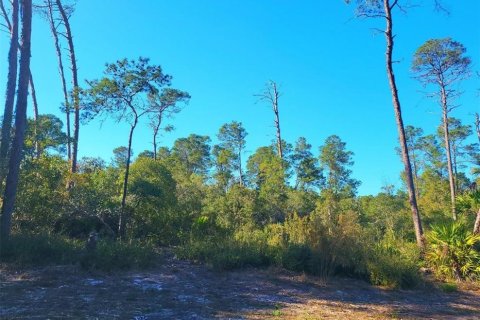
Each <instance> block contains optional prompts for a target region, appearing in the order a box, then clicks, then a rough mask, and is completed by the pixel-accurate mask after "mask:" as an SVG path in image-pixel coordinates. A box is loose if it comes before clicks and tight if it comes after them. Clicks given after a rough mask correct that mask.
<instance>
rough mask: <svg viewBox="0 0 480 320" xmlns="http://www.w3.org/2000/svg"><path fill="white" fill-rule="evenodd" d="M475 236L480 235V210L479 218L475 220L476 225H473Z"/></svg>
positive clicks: (479, 212)
mask: <svg viewBox="0 0 480 320" xmlns="http://www.w3.org/2000/svg"><path fill="white" fill-rule="evenodd" d="M473 234H480V208H479V209H478V211H477V218H476V219H475V224H474V225H473Z"/></svg>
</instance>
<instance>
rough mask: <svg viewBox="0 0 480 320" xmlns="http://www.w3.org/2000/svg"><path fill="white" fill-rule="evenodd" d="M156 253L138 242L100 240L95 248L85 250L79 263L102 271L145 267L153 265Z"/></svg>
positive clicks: (85, 267)
mask: <svg viewBox="0 0 480 320" xmlns="http://www.w3.org/2000/svg"><path fill="white" fill-rule="evenodd" d="M155 258H156V254H155V251H154V249H153V248H152V247H151V246H150V245H144V244H142V243H139V242H128V243H127V242H125V243H124V242H115V241H100V242H99V243H98V245H97V248H96V250H94V251H93V252H85V253H84V254H83V255H82V257H81V259H80V265H81V266H82V267H83V268H84V269H98V270H103V271H115V270H128V269H136V268H140V269H145V268H149V267H151V266H153V265H154V263H155V261H156V259H155Z"/></svg>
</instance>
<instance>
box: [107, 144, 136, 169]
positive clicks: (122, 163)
mask: <svg viewBox="0 0 480 320" xmlns="http://www.w3.org/2000/svg"><path fill="white" fill-rule="evenodd" d="M129 153H130V154H129ZM129 156H133V151H132V150H128V148H127V147H125V146H121V147H116V148H115V149H113V158H112V164H113V166H114V167H116V168H120V169H125V167H126V166H127V162H128V157H129Z"/></svg>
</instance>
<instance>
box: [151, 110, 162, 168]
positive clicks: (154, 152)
mask: <svg viewBox="0 0 480 320" xmlns="http://www.w3.org/2000/svg"><path fill="white" fill-rule="evenodd" d="M161 124H162V116H161V115H160V116H159V117H158V122H157V124H156V125H154V127H153V159H154V160H155V161H157V150H158V149H157V135H158V131H160V125H161Z"/></svg>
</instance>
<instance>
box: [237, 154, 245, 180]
mask: <svg viewBox="0 0 480 320" xmlns="http://www.w3.org/2000/svg"><path fill="white" fill-rule="evenodd" d="M238 177H239V180H240V185H241V186H242V187H243V185H244V182H243V172H242V146H240V150H239V151H238Z"/></svg>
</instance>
